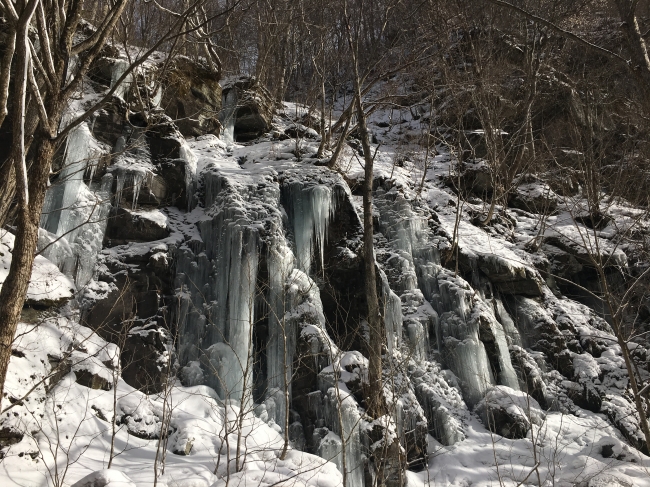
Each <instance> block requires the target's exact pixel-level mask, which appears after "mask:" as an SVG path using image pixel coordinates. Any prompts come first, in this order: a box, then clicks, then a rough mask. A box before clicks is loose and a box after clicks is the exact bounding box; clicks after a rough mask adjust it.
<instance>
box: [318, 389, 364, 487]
mask: <svg viewBox="0 0 650 487" xmlns="http://www.w3.org/2000/svg"><path fill="white" fill-rule="evenodd" d="M325 415H326V418H325V419H326V422H327V424H328V425H329V426H330V427H331V428H332V429H333V430H334V432H335V433H336V435H337V436H336V437H334V438H332V440H336V439H338V441H339V442H340V443H338V444H337V442H336V441H331V442H329V445H327V447H326V448H321V451H320V452H319V453H320V455H321V456H322V457H323V458H326V459H328V460H332V457H333V459H334V463H336V466H337V467H338V469H339V471H341V473H343V474H344V475H345V478H346V485H345V487H363V486H364V464H363V457H362V445H361V437H360V434H359V426H360V425H361V416H360V414H359V409H358V408H357V403H356V401H355V400H354V398H353V397H352V395H351V394H350V393H349V392H347V390H346V388H345V386H344V385H341V386H340V388H338V389H337V388H335V387H330V388H329V390H328V391H327V394H326V395H325ZM326 438H327V437H326ZM339 445H340V446H339ZM325 455H328V456H327V457H326V456H325Z"/></svg>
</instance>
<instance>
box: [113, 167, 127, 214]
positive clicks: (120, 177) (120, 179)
mask: <svg viewBox="0 0 650 487" xmlns="http://www.w3.org/2000/svg"><path fill="white" fill-rule="evenodd" d="M115 178H116V179H115V180H116V181H117V183H116V188H115V209H118V208H119V207H120V202H121V201H122V191H123V190H124V180H125V179H126V175H125V174H120V173H119V172H117V174H116V176H115Z"/></svg>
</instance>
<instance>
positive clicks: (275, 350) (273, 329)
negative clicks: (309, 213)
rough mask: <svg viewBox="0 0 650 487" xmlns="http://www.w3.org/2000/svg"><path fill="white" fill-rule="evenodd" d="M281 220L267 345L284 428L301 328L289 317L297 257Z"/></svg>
mask: <svg viewBox="0 0 650 487" xmlns="http://www.w3.org/2000/svg"><path fill="white" fill-rule="evenodd" d="M277 223H278V222H276V225H274V227H275V228H273V229H272V231H271V234H272V237H271V241H270V245H269V246H268V254H267V266H268V274H269V289H268V310H269V317H268V327H269V328H268V330H269V341H268V344H267V347H266V354H267V374H266V380H267V384H268V388H269V395H270V396H273V397H274V400H275V404H276V407H277V412H276V416H275V418H274V419H275V422H276V423H277V424H279V425H280V426H281V427H282V429H283V430H284V428H285V419H286V418H285V415H286V414H287V404H286V397H285V392H286V394H287V395H288V396H289V397H291V378H292V377H293V369H292V366H293V357H294V353H295V348H296V333H297V330H296V323H295V321H294V320H290V319H289V320H288V319H286V317H285V315H286V313H287V312H288V311H289V307H290V306H291V303H290V298H289V297H288V295H287V293H286V289H288V288H289V287H290V286H291V285H292V283H291V282H290V281H289V276H290V274H291V271H292V269H293V261H294V258H293V254H292V252H291V249H290V248H289V246H288V245H287V242H286V240H285V237H284V231H283V229H282V228H281V227H280V226H279V225H277Z"/></svg>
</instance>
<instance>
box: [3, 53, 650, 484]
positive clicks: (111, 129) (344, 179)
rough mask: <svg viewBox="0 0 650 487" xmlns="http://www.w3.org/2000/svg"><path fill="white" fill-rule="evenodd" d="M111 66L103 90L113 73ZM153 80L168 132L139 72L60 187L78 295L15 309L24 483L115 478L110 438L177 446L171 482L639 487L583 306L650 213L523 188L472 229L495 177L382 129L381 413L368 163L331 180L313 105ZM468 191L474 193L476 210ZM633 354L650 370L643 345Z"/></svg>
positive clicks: (155, 447) (348, 157)
mask: <svg viewBox="0 0 650 487" xmlns="http://www.w3.org/2000/svg"><path fill="white" fill-rule="evenodd" d="M184 62H185V61H184ZM186 64H187V63H186ZM98 66H99V67H102V69H104V70H105V71H106V72H105V73H104V76H103V77H100V76H99V75H97V76H95V77H94V78H93V83H94V85H93V86H94V89H96V90H98V91H99V90H101V89H103V88H102V84H103V83H104V84H105V83H108V82H110V80H112V79H115V73H116V72H117V71H116V70H119V69H120V66H121V65H120V63H119V62H118V61H116V60H107V59H105V60H103V61H102V62H100V63H99V64H98ZM98 69H99V68H98ZM149 69H154V67H150V68H149ZM164 79H165V80H166V81H165V83H166V84H163V88H162V89H163V93H162V94H160V96H158V95H157V94H155V93H153V94H152V96H151V99H152V100H157V102H156V103H158V104H159V105H158V107H157V109H156V110H152V113H155V117H150V118H149V119H148V120H147V117H144V116H141V115H138V114H137V113H136V112H135V106H134V105H133V101H132V97H131V96H130V95H129V90H133V89H135V88H134V87H139V86H140V85H139V84H138V83H139V81H138V80H136V81H135V82H132V86H129V87H127V88H126V89H125V91H124V92H123V93H121V95H120V97H116V98H115V100H114V102H113V103H112V104H111V105H110V106H108V107H106V108H105V109H104V110H102V111H101V112H99V113H97V114H96V115H95V117H94V118H93V119H92V120H91V121H89V122H88V123H87V124H83V125H81V126H80V127H79V128H78V129H76V130H74V131H73V132H72V133H71V135H70V138H69V140H68V143H67V147H66V150H65V154H64V161H63V164H62V168H63V170H62V172H61V175H60V176H59V177H58V179H57V180H56V181H55V182H54V183H53V185H52V188H51V189H50V191H49V192H48V197H47V203H46V210H45V213H44V216H43V221H42V227H43V231H42V237H41V240H42V242H41V243H40V248H41V249H42V259H43V260H44V261H45V260H46V259H49V262H48V265H50V266H51V267H53V268H54V270H53V271H52V272H55V273H56V276H57V279H60V280H61V281H62V282H63V280H65V282H66V283H67V284H66V285H67V286H68V288H69V287H73V285H72V282H74V286H76V289H75V290H74V291H75V294H74V297H73V298H71V296H70V295H69V294H68V295H65V296H63V297H62V298H61V299H60V300H58V301H56V302H52V300H45V301H41V302H40V303H39V302H37V301H38V300H33V301H30V303H29V304H30V306H31V307H30V308H26V310H25V313H24V321H25V323H23V324H22V325H21V327H22V328H21V331H22V333H23V334H22V335H21V336H20V337H19V339H18V340H17V342H16V346H15V353H14V357H13V358H12V368H11V370H10V383H9V384H8V386H7V388H6V389H7V391H8V397H9V401H8V402H9V403H11V405H12V409H13V411H14V414H7V416H6V417H5V416H3V418H2V419H1V420H0V422H1V423H2V429H1V430H0V433H1V434H0V441H2V443H0V444H2V445H3V446H4V449H3V450H2V451H3V454H4V455H5V457H4V460H3V462H4V465H6V471H8V472H12V474H11V475H14V477H12V478H22V479H27V480H25V481H26V482H28V483H29V479H30V478H31V477H30V475H31V474H30V473H28V472H27V471H26V469H27V467H26V465H27V462H32V461H37V460H38V461H40V463H38V464H36V465H37V466H36V467H35V470H36V471H39V472H41V474H42V475H45V474H46V473H47V472H51V471H52V468H53V467H52V465H54V464H56V462H57V461H58V462H59V463H62V464H66V463H70V462H71V461H72V460H71V459H75V464H74V465H75V466H74V467H73V468H71V470H70V476H69V477H70V481H71V482H72V481H76V480H77V479H79V478H81V477H84V476H85V475H86V474H88V473H89V472H90V471H92V470H100V469H102V468H104V467H105V465H104V463H105V461H104V458H105V457H106V455H107V453H106V452H108V451H109V450H110V445H111V443H112V438H113V437H114V438H116V439H117V443H118V446H117V448H118V450H119V451H120V452H125V451H127V450H128V451H130V449H131V448H136V450H135V451H137V452H139V453H138V454H141V455H142V458H143V459H148V460H150V461H151V462H152V464H153V462H154V461H158V460H157V458H158V457H157V456H156V452H157V451H158V452H160V451H161V449H162V451H169V452H170V455H169V457H168V460H167V463H168V467H167V473H166V474H165V475H166V477H163V479H164V481H165V482H167V483H168V485H172V483H173V482H180V481H182V480H183V478H185V477H186V479H190V480H191V479H194V480H193V481H195V482H196V483H194V484H192V485H212V484H214V485H222V484H224V485H228V484H227V482H229V481H232V480H233V479H237V478H240V479H241V478H243V479H244V480H246V481H255V482H257V483H268V484H269V485H275V484H276V483H277V482H280V481H289V480H291V479H297V480H296V481H300V482H301V483H304V484H306V485H325V484H327V485H336V484H341V483H343V482H344V483H345V484H346V485H347V486H350V487H362V486H368V487H370V485H372V482H373V475H375V473H376V472H378V471H382V472H384V473H385V478H386V480H385V482H386V484H387V485H403V484H404V483H405V482H406V479H407V478H408V482H409V483H418V484H419V483H426V482H428V481H432V479H433V482H434V485H469V484H470V483H472V484H473V485H488V483H489V482H490V480H486V479H492V480H495V479H497V475H498V476H499V478H502V479H503V481H504V482H506V483H507V482H512V483H513V485H516V484H517V483H518V482H520V481H522V479H523V478H524V477H525V476H526V475H527V474H528V473H529V472H530V471H531V469H535V470H536V474H535V475H534V478H536V479H537V478H538V476H539V479H540V480H541V481H542V482H551V481H552V480H553V481H562V482H582V481H585V482H589V481H601V480H603V479H605V480H603V481H606V477H607V476H610V477H612V478H615V479H619V480H620V482H621V483H620V485H627V484H625V482H632V483H630V485H645V484H643V482H647V478H646V479H642V476H643V475H644V474H643V469H644V468H645V467H647V466H650V461H649V460H648V459H647V457H645V456H644V455H643V454H642V453H640V451H643V449H644V440H643V435H642V433H641V431H640V429H639V426H638V415H636V413H635V409H634V401H633V398H632V397H631V396H630V391H629V389H628V382H627V378H626V377H627V372H626V369H625V364H624V363H623V360H622V356H621V350H620V347H619V345H618V344H617V340H616V338H615V337H614V335H613V333H612V329H611V327H610V325H609V324H608V322H607V319H608V318H609V317H608V315H607V313H604V312H603V306H602V304H601V305H599V304H598V302H597V300H595V299H594V296H593V295H592V294H589V291H591V292H594V291H599V290H600V285H601V284H602V283H601V282H599V280H598V276H597V273H596V269H595V268H594V262H595V261H598V262H604V263H605V264H604V269H605V271H606V273H607V277H608V279H609V280H610V282H611V283H613V285H615V284H616V283H620V280H621V279H625V277H624V276H625V275H627V274H630V268H631V267H630V264H629V262H628V260H629V256H628V254H626V253H625V252H624V251H623V250H622V249H621V246H620V237H621V235H622V234H624V233H625V232H628V231H629V230H630V228H631V227H633V226H634V228H645V226H643V227H640V226H638V222H641V221H643V222H645V220H643V215H642V212H641V211H639V210H636V209H635V208H633V207H630V206H624V205H621V204H616V205H614V204H612V205H611V207H610V214H609V216H608V220H607V221H606V222H603V224H602V225H599V226H598V229H597V231H594V230H593V229H592V228H591V227H593V226H594V225H593V221H591V220H589V221H587V220H585V219H584V218H582V219H581V214H578V213H576V211H575V210H576V208H580V205H581V204H582V203H581V197H580V194H579V193H578V194H577V195H574V196H571V197H566V196H562V195H561V194H558V193H560V191H559V190H558V193H556V192H555V191H554V190H553V188H552V187H551V185H550V184H551V182H550V181H549V182H547V181H545V180H544V178H543V177H529V176H526V177H524V176H522V177H521V178H520V179H519V180H518V182H517V185H518V186H517V189H516V190H515V191H514V193H513V197H512V199H511V201H510V207H504V208H498V211H497V212H496V214H495V216H494V217H493V218H492V219H491V220H490V221H489V222H487V224H485V225H482V224H480V220H481V218H478V217H477V215H480V214H481V212H482V211H483V209H484V208H485V206H486V203H485V202H483V201H482V200H481V199H480V197H481V195H483V196H484V195H485V191H483V190H481V189H480V188H481V187H482V186H481V185H480V183H481V181H483V183H485V184H487V181H488V179H487V178H486V177H484V172H485V168H484V166H483V165H482V163H481V161H473V162H471V163H466V164H465V165H464V166H462V167H461V166H460V165H459V164H457V161H455V160H454V159H453V158H452V157H451V156H450V154H449V153H448V152H446V151H445V149H444V147H442V146H440V147H438V153H437V154H436V155H432V156H431V157H432V160H431V161H430V166H429V170H428V173H427V174H425V175H423V174H422V168H421V167H418V166H417V165H416V164H415V163H414V162H413V161H417V160H418V157H421V155H422V153H423V152H424V149H423V148H422V147H421V146H418V145H415V144H412V145H409V151H410V152H409V153H408V155H407V156H406V157H403V154H402V156H400V153H399V151H403V146H402V145H403V144H404V141H405V140H407V139H408V137H407V135H408V134H409V133H412V132H416V131H417V130H418V127H419V126H420V122H419V121H417V120H416V119H415V118H413V115H412V113H413V112H412V111H411V110H404V113H402V114H401V116H402V120H401V122H400V123H399V124H398V126H399V133H396V132H397V130H393V128H392V127H391V128H388V124H387V122H386V119H387V117H388V116H389V113H388V112H386V113H384V112H382V111H381V110H379V111H377V112H376V113H375V114H374V115H373V118H372V119H371V124H370V125H371V129H372V130H373V133H374V136H375V138H376V141H375V142H377V143H381V146H380V147H379V148H378V149H377V153H376V167H377V170H376V173H375V181H374V185H373V186H374V188H375V189H374V198H375V200H374V209H373V212H374V215H373V216H374V221H375V231H376V237H375V252H376V255H375V258H376V266H377V269H378V271H379V272H378V283H377V284H378V287H379V289H380V296H381V305H382V310H383V312H382V316H383V319H384V323H385V328H386V334H385V343H384V352H385V354H384V365H385V369H384V375H385V386H384V395H385V397H386V398H387V402H388V409H389V411H390V413H389V414H388V415H387V416H386V417H383V418H379V419H374V420H373V418H369V417H368V416H367V415H366V414H365V411H364V405H365V400H364V397H365V395H366V392H367V358H366V357H365V356H364V355H365V354H366V340H367V335H368V331H367V324H366V322H365V315H366V303H365V296H364V291H363V258H364V256H363V255H362V252H361V250H362V227H361V223H360V221H361V219H360V217H361V216H362V213H361V211H362V210H361V205H360V197H358V196H356V195H355V191H356V187H357V186H358V182H359V180H360V178H361V177H362V174H363V172H362V168H361V167H360V164H359V163H358V162H357V161H358V160H359V158H358V157H357V156H358V153H357V150H356V149H353V147H350V148H346V150H345V151H344V154H343V157H342V158H341V164H340V170H339V171H338V172H335V171H332V170H330V169H328V168H326V167H324V166H323V165H322V163H323V161H322V160H319V159H317V158H316V152H317V148H318V145H319V140H318V137H319V136H318V135H317V134H316V132H315V131H314V130H313V129H311V128H310V127H309V126H308V125H309V121H310V116H309V115H310V114H309V113H308V112H307V110H306V109H305V108H304V107H302V106H298V105H294V104H289V103H285V104H283V105H282V107H280V108H278V109H276V108H277V107H274V106H273V103H272V102H271V101H270V97H269V95H268V93H265V92H264V91H263V90H261V89H260V88H257V87H256V86H255V83H253V82H251V81H250V80H233V81H231V82H229V83H227V84H224V89H223V93H222V90H221V86H220V85H219V84H218V83H217V80H213V79H210V78H209V73H206V72H205V71H204V70H202V69H201V68H200V67H197V66H186V65H185V64H182V63H181V64H180V65H176V66H174V67H173V70H171V71H170V72H169V74H168V75H166V77H165V78H164ZM138 89H141V87H140V88H138ZM256 90H257V91H256ZM87 96H94V94H92V93H89V94H87ZM222 97H223V102H222ZM82 106H83V100H81V101H79V103H78V108H79V109H81V107H82ZM181 107H182V110H181ZM222 107H223V108H222ZM76 108H77V105H75V106H73V107H72V110H74V109H76ZM154 108H156V107H154ZM170 110H171V111H170ZM173 110H177V111H176V112H174V113H172V112H173ZM181 111H182V113H181ZM190 112H191V113H190ZM409 114H410V115H409ZM217 115H219V116H217ZM172 117H173V118H175V119H181V120H180V121H173V120H172ZM416 118H419V117H416ZM219 136H220V137H221V138H219ZM238 142H245V143H246V145H242V144H241V143H238ZM460 186H463V187H466V188H469V189H471V190H472V191H474V192H475V194H474V195H473V196H472V197H471V198H468V201H463V199H462V198H460V197H459V196H458V194H457V193H456V192H458V191H459V187H460ZM483 189H485V188H483ZM488 189H489V188H488ZM556 189H557V188H556ZM462 194H467V192H463V193H462ZM644 225H645V224H644ZM3 242H4V240H3ZM531 243H532V244H531ZM627 250H628V253H629V254H630V255H632V253H633V250H634V249H633V248H632V247H630V246H628V247H627ZM55 267H56V268H58V270H57V269H55ZM66 276H67V277H66ZM35 279H36V276H35ZM67 292H68V293H69V292H70V291H68V290H67ZM67 299H70V301H69V303H68V304H66V305H63V306H61V302H62V301H61V300H63V301H65V300H67ZM45 308H46V309H45ZM34 324H36V325H37V326H34ZM32 329H34V330H37V331H38V333H36V332H33V330H32ZM632 348H633V353H634V355H635V357H636V358H638V359H639V360H640V361H646V360H647V356H646V355H647V351H646V348H645V347H644V345H643V341H642V340H640V341H639V343H638V345H636V344H635V345H634V347H632ZM26 370H30V371H31V372H30V373H31V375H30V373H27V372H26ZM641 373H642V374H645V372H643V371H642V372H641ZM33 386H35V387H34V389H33V391H32V392H30V394H32V396H28V398H26V399H25V398H23V395H24V394H25V393H27V392H29V391H30V389H31V388H32V387H33ZM113 392H115V395H113ZM31 397H33V398H34V399H31ZM66 397H74V404H71V403H70V402H69V401H68V400H67V399H66ZM30 399H31V400H30ZM82 403H83V404H82ZM3 404H4V402H3ZM80 411H83V414H82V415H81V416H80V414H81V413H80ZM78 422H80V423H81V425H82V427H81V429H78V428H77V429H75V427H74V425H75V424H77V423H78ZM59 424H60V426H58V425H59ZM71 432H72V433H71ZM62 436H65V440H64V439H63V438H62ZM90 437H92V439H91V440H86V439H84V438H90ZM285 440H286V443H287V444H288V446H289V450H288V451H289V453H288V454H287V453H283V451H282V450H283V449H284V446H285ZM48 442H49V443H48ZM53 442H54V443H56V444H57V445H59V444H60V445H65V447H61V451H62V452H64V453H61V452H60V451H59V450H56V449H55V450H56V451H54V452H53V451H52V449H49V450H48V449H47V448H46V445H47V444H49V445H50V446H51V445H52V444H53ZM84 442H85V443H84ZM113 443H114V442H113ZM84 448H85V449H84ZM89 452H90V453H89ZM302 452H304V453H302ZM100 453H101V454H100ZM646 453H647V452H646ZM25 454H27V455H25ZM111 455H113V453H111ZM126 457H127V455H123V456H118V457H116V460H115V462H116V465H118V466H119V468H120V469H121V470H122V471H123V472H124V474H125V475H127V476H128V477H130V478H131V480H133V481H134V482H135V483H136V484H138V485H139V483H140V482H148V481H149V480H150V477H152V476H153V469H150V470H151V472H149V470H147V473H143V472H138V471H137V469H135V468H132V466H130V465H129V459H128V458H126ZM86 458H88V461H86V460H85V459H86ZM154 458H156V460H154ZM378 458H383V459H384V460H385V464H381V465H379V464H378V463H377V462H378V460H377V459H378ZM32 459H34V460H32ZM80 459H83V461H81V460H80ZM542 459H543V460H542ZM325 461H330V462H333V463H326V462H325ZM120 462H122V463H120ZM242 465H245V467H242ZM499 465H501V467H502V468H504V467H503V466H504V465H507V472H506V473H503V471H500V470H499V468H498V467H499ZM334 466H336V468H334ZM534 466H535V468H533V467H534ZM404 469H408V470H409V471H408V472H406V473H404V472H403V470H404ZM400 472H401V473H400ZM264 475H269V476H270V477H272V479H271V480H268V479H264ZM526 478H528V477H526ZM530 478H533V477H530ZM607 478H609V477H607ZM632 478H633V479H632ZM593 479H596V480H593ZM599 479H600V480H599ZM631 479H632V480H631ZM127 480H128V478H127ZM188 481H189V480H188ZM465 481H466V483H465V484H462V482H465ZM495 481H496V480H495ZM201 482H202V483H201ZM459 482H460V483H459ZM467 482H469V483H467ZM482 482H483V483H482ZM612 482H613V481H612ZM639 482H641V483H639ZM79 485H86V484H83V483H81V484H79ZM102 485H104V484H102ZM174 485H176V484H174ZM179 485H180V484H179ZM183 485H190V484H183ZM508 485H509V484H508ZM531 485H537V484H534V483H531ZM584 485H587V484H584ZM589 485H592V484H589ZM594 485H596V484H594ZM597 485H601V484H597ZM612 485H615V484H612Z"/></svg>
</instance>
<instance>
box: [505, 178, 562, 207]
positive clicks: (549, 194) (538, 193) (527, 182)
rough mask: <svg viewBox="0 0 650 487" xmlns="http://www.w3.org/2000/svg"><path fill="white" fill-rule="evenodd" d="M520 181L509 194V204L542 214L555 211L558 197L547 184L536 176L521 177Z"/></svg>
mask: <svg viewBox="0 0 650 487" xmlns="http://www.w3.org/2000/svg"><path fill="white" fill-rule="evenodd" d="M521 182H522V183H523V184H520V185H519V186H517V187H516V188H515V190H514V192H513V194H512V195H511V196H510V199H509V201H508V203H509V205H510V206H512V207H514V208H518V209H520V210H524V211H528V212H530V213H539V214H544V215H548V214H551V213H553V212H555V210H556V209H557V205H558V202H559V197H558V195H557V194H556V193H555V191H553V190H552V189H551V187H550V186H549V185H548V184H546V183H544V182H542V181H539V180H537V178H522V179H521Z"/></svg>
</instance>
